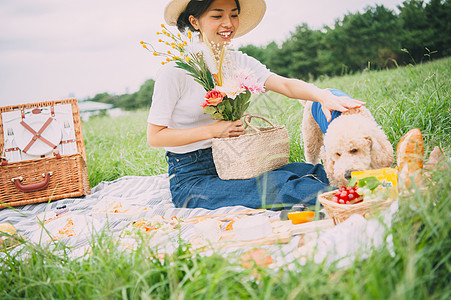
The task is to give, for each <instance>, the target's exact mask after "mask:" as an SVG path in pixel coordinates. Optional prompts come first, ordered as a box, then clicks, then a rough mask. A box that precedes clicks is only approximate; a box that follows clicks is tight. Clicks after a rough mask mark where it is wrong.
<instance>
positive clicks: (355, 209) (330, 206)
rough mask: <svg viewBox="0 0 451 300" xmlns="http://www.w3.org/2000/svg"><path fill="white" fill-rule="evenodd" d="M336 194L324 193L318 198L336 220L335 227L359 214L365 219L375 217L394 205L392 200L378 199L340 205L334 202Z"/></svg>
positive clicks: (332, 192) (333, 192)
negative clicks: (333, 198)
mask: <svg viewBox="0 0 451 300" xmlns="http://www.w3.org/2000/svg"><path fill="white" fill-rule="evenodd" d="M334 194H335V191H331V192H327V193H323V194H321V195H319V196H318V199H319V202H321V204H322V205H323V207H324V209H325V210H326V212H327V214H328V216H329V217H330V218H332V219H333V220H334V223H335V225H337V224H339V223H341V222H343V221H345V220H346V219H348V218H349V217H350V216H352V215H353V214H359V215H362V216H364V217H367V216H372V215H375V214H377V213H379V212H381V211H383V210H384V209H386V208H387V207H388V206H390V204H392V203H393V199H391V198H389V199H385V200H384V199H378V198H376V199H371V200H364V201H362V202H359V203H356V204H339V203H336V202H333V201H332V197H333V196H334Z"/></svg>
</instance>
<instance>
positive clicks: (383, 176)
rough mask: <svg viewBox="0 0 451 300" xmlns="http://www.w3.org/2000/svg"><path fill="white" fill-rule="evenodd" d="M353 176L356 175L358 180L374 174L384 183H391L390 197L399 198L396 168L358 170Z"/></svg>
mask: <svg viewBox="0 0 451 300" xmlns="http://www.w3.org/2000/svg"><path fill="white" fill-rule="evenodd" d="M351 176H352V177H355V178H356V179H357V180H359V179H363V178H365V177H370V176H374V177H376V178H377V179H378V180H379V181H380V182H382V183H389V184H390V185H391V188H390V198H392V199H397V198H398V173H397V170H396V169H395V168H383V169H376V170H366V171H356V172H352V173H351ZM364 200H365V199H364Z"/></svg>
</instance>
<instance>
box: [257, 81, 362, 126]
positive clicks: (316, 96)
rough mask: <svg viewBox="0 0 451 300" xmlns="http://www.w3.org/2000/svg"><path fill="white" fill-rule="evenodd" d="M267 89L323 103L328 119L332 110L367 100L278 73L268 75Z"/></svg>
mask: <svg viewBox="0 0 451 300" xmlns="http://www.w3.org/2000/svg"><path fill="white" fill-rule="evenodd" d="M265 87H266V89H267V90H270V91H273V92H276V93H279V94H282V95H285V96H287V97H289V98H293V99H300V100H311V101H316V102H319V103H321V106H322V109H323V112H324V115H325V116H326V119H327V121H330V120H331V112H332V111H334V110H337V111H341V112H345V111H347V110H348V109H350V108H358V107H360V106H362V105H364V104H365V102H362V101H359V100H355V99H352V98H349V97H338V96H335V95H334V94H332V93H331V92H330V91H329V90H323V89H320V88H318V87H317V86H315V85H313V84H310V83H306V82H304V81H302V80H299V79H294V78H286V77H282V76H279V75H276V74H273V75H271V76H269V77H268V79H267V80H266V82H265Z"/></svg>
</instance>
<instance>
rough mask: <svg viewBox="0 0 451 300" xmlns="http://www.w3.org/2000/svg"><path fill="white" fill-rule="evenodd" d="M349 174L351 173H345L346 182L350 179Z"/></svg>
mask: <svg viewBox="0 0 451 300" xmlns="http://www.w3.org/2000/svg"><path fill="white" fill-rule="evenodd" d="M351 173H352V171H346V173H345V178H346V179H348V180H349V179H351Z"/></svg>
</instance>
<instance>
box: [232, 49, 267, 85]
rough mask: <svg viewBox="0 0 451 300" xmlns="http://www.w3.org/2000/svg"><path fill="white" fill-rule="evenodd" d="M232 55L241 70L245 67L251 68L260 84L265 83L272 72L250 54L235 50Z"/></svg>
mask: <svg viewBox="0 0 451 300" xmlns="http://www.w3.org/2000/svg"><path fill="white" fill-rule="evenodd" d="M234 55H235V62H236V64H237V67H238V68H241V69H243V70H246V69H249V70H252V72H253V73H254V76H255V77H256V79H257V81H258V82H260V83H261V84H265V82H266V80H267V79H268V78H269V76H271V75H273V74H274V73H273V72H271V71H270V70H269V69H268V68H267V67H266V66H265V65H264V64H262V63H261V62H259V61H258V60H257V59H255V58H253V57H252V56H249V55H247V54H244V53H243V52H241V51H235V52H234Z"/></svg>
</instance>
